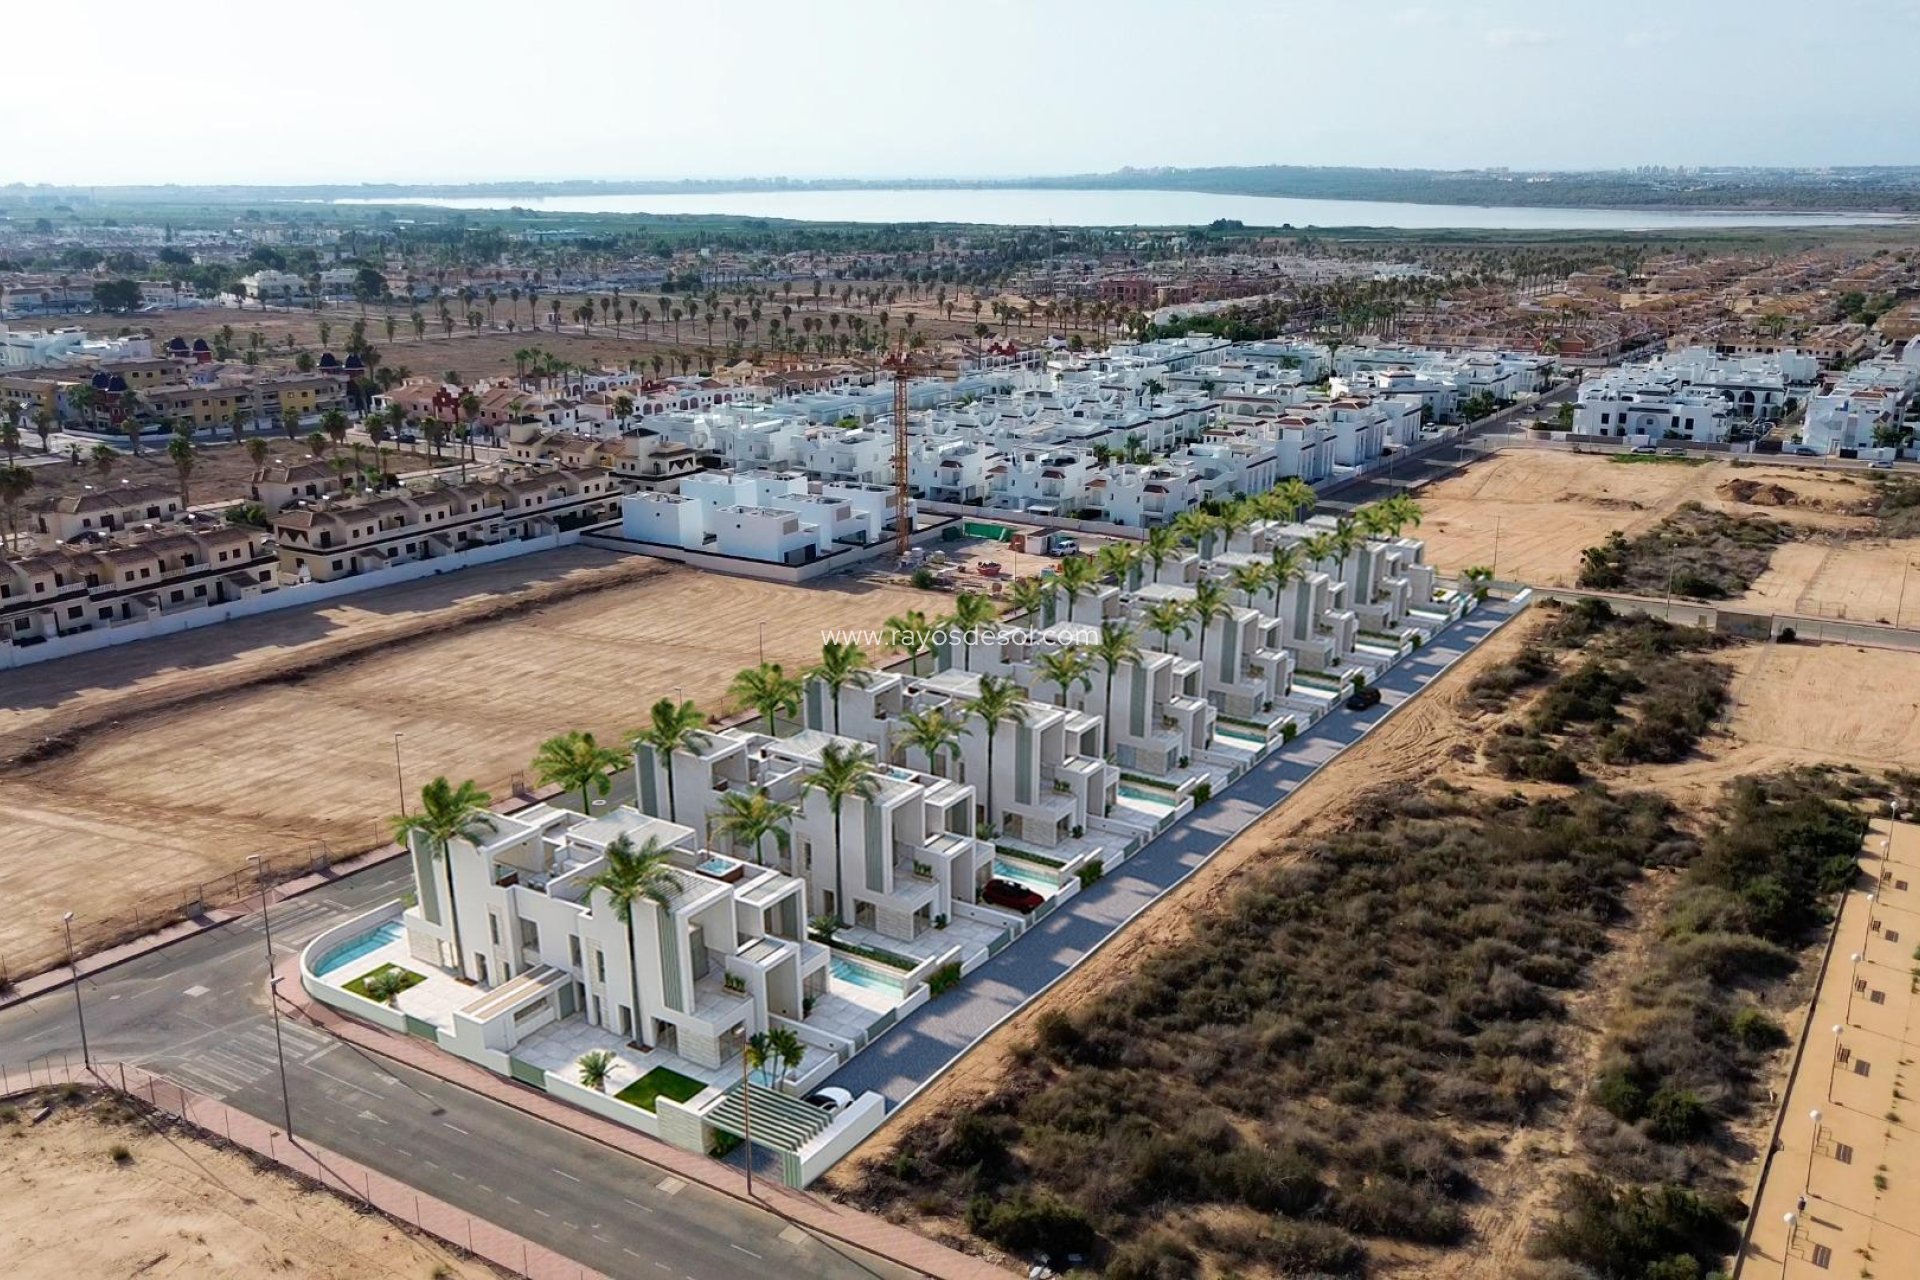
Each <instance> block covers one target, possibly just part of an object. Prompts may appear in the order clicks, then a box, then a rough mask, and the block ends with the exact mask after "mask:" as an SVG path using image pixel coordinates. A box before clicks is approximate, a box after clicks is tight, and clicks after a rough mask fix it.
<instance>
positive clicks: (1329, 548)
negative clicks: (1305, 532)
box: [1300, 533, 1336, 573]
mask: <svg viewBox="0 0 1920 1280" xmlns="http://www.w3.org/2000/svg"><path fill="white" fill-rule="evenodd" d="M1335 550H1336V548H1335V545H1334V541H1333V535H1332V534H1330V533H1316V534H1312V535H1309V536H1308V537H1307V538H1305V539H1303V540H1302V541H1301V543H1300V554H1301V555H1303V556H1305V557H1306V558H1307V564H1308V565H1309V566H1310V567H1311V568H1312V569H1313V571H1314V572H1315V573H1319V572H1321V569H1320V566H1321V565H1322V564H1323V563H1325V562H1326V561H1329V560H1331V559H1333V558H1334V553H1335Z"/></svg>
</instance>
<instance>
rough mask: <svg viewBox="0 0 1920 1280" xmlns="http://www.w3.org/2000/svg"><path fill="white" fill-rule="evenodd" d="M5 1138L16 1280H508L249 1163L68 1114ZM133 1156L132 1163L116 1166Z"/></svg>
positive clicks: (1, 1127) (4, 1196) (18, 1127)
mask: <svg viewBox="0 0 1920 1280" xmlns="http://www.w3.org/2000/svg"><path fill="white" fill-rule="evenodd" d="M25 1111H26V1109H25V1108H24V1107H23V1108H22V1118H21V1120H19V1121H17V1122H13V1123H7V1124H0V1258H5V1260H6V1261H5V1264H4V1270H5V1273H6V1275H7V1277H8V1280H76V1278H78V1277H84V1278H85V1280H123V1278H124V1280H132V1277H136V1276H138V1277H141V1278H142V1280H189V1278H190V1280H256V1278H257V1277H260V1276H276V1277H284V1280H361V1278H362V1277H370V1276H381V1277H409V1278H412V1280H427V1278H428V1277H430V1276H435V1277H439V1276H444V1277H448V1278H449V1280H451V1278H452V1277H460V1278H461V1280H481V1278H482V1277H487V1278H489V1280H491V1277H494V1276H495V1275H496V1274H497V1273H496V1272H494V1271H493V1270H492V1269H491V1268H488V1267H483V1266H481V1265H479V1264H476V1263H467V1262H460V1261H457V1260H456V1259H455V1258H454V1257H453V1255H451V1254H450V1253H448V1252H446V1251H445V1250H443V1249H441V1248H439V1247H438V1246H436V1245H435V1244H434V1243H432V1242H431V1241H428V1240H426V1239H424V1238H422V1237H417V1236H412V1235H409V1234H408V1233H406V1232H405V1231H402V1230H400V1229H399V1228H398V1227H396V1226H394V1225H393V1224H392V1223H391V1222H389V1221H387V1220H386V1219H385V1218H382V1217H380V1216H378V1215H374V1214H365V1213H361V1212H359V1211H357V1210H356V1209H355V1208H354V1207H353V1206H352V1205H350V1204H348V1203H347V1202H346V1201H344V1200H341V1199H338V1198H336V1197H334V1196H332V1195H328V1194H326V1193H325V1192H318V1191H310V1190H308V1189H306V1188H304V1187H302V1186H300V1185H299V1184H298V1183H296V1182H294V1181H292V1180H290V1179H286V1178H282V1177H279V1176H277V1175H275V1174H271V1173H263V1172H261V1171H259V1170H257V1169H255V1168H254V1166H253V1165H252V1164H251V1163H250V1162H249V1161H247V1160H246V1159H245V1158H244V1157H242V1156H239V1155H236V1154H234V1153H233V1152H230V1151H225V1150H222V1149H220V1148H218V1147H215V1146H212V1145H210V1144H206V1143H202V1142H198V1141H196V1140H194V1139H192V1138H189V1137H183V1136H180V1135H178V1134H175V1133H166V1134H156V1133H154V1132H152V1131H151V1130H149V1129H147V1128H146V1127H144V1126H143V1125H141V1124H138V1123H129V1122H116V1121H111V1120H105V1119H100V1118H96V1117H95V1116H94V1115H93V1114H91V1113H88V1112H81V1111H72V1110H68V1109H66V1108H64V1107H63V1108H62V1109H61V1110H59V1111H57V1112H56V1113H55V1114H54V1115H53V1116H52V1117H50V1118H49V1119H47V1120H45V1121H43V1122H41V1123H40V1124H38V1125H29V1124H27V1123H26V1115H25ZM115 1144H123V1145H124V1146H125V1147H126V1148H127V1150H128V1152H129V1153H130V1155H131V1158H130V1159H128V1160H126V1161H124V1162H119V1163H116V1162H115V1161H114V1159H113V1158H112V1155H111V1154H110V1152H111V1151H112V1149H113V1147H114V1145H115Z"/></svg>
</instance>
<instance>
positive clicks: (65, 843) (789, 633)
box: [0, 553, 947, 973]
mask: <svg viewBox="0 0 1920 1280" xmlns="http://www.w3.org/2000/svg"><path fill="white" fill-rule="evenodd" d="M577 554H579V555H581V556H590V555H592V554H594V553H577ZM601 558H602V559H603V560H607V561H612V562H615V563H614V565H613V568H612V569H611V570H610V572H613V573H616V574H619V573H625V574H629V575H640V576H644V575H653V576H651V577H647V578H645V580H642V581H633V582H627V583H625V584H623V585H617V586H612V587H607V588H605V589H601V590H597V591H592V592H588V593H585V594H580V595H576V596H573V597H571V598H567V599H564V600H561V601H559V602H557V603H545V604H537V605H536V606H535V607H531V608H525V609H523V610H522V611H520V612H517V613H516V614H515V615H514V616H512V617H510V618H506V619H503V620H498V621H491V622H482V623H477V624H474V625H469V626H463V627H452V628H449V629H446V630H441V631H437V632H436V633H434V634H432V635H429V636H427V637H426V638H424V639H419V640H416V641H413V642H411V643H407V642H406V640H405V637H406V636H407V634H408V632H409V631H410V630H411V629H417V628H431V627H434V626H436V625H437V624H438V623H439V622H440V621H441V620H440V619H438V618H436V617H434V616H431V615H430V613H429V609H430V608H431V607H432V602H431V601H430V600H427V601H421V600H415V601H412V602H407V601H402V602H401V603H400V604H399V605H398V606H397V608H398V610H399V611H398V613H392V612H390V610H392V609H394V608H395V607H396V606H394V605H392V604H391V603H390V602H383V601H381V600H380V599H379V598H377V597H375V596H366V597H360V598H358V599H357V600H353V601H345V602H341V608H340V609H330V610H327V611H325V613H326V614H329V615H333V616H319V617H308V616H305V615H304V614H302V615H281V616H277V617H273V618H263V619H257V620H253V621H251V622H249V623H247V624H245V625H246V626H247V627H248V628H249V630H248V631H247V632H246V633H245V635H244V639H243V638H242V636H241V633H240V629H239V628H228V627H223V628H215V629H212V630H210V631H207V632H202V633H198V634H197V635H195V634H189V635H187V636H185V637H181V638H180V639H182V640H184V641H185V642H186V643H187V645H188V646H195V645H210V646H213V647H214V648H213V652H214V654H215V655H216V656H215V659H214V660H215V661H218V662H221V663H223V664H224V665H223V666H222V669H221V670H220V671H219V672H217V673H215V674H214V675H212V676H211V677H208V676H203V675H198V674H196V673H195V672H193V671H192V669H191V666H192V664H193V663H195V662H197V661H200V660H201V659H200V658H198V657H196V656H193V655H192V654H189V655H188V656H184V657H182V656H174V657H171V658H169V657H166V656H164V655H167V654H169V653H171V652H172V651H171V650H170V649H169V648H168V646H170V645H171V644H172V643H173V642H172V641H171V640H163V641H155V642H151V643H149V644H143V645H138V646H133V647H131V648H128V649H123V650H117V651H115V653H114V654H110V655H101V656H102V657H103V658H105V659H106V660H107V662H108V667H107V668H101V667H98V666H95V667H93V668H89V669H86V674H85V675H79V674H78V673H79V672H81V670H82V669H81V668H78V667H76V668H74V670H73V672H68V671H61V670H59V669H58V667H65V666H66V665H67V664H65V663H62V664H58V666H57V667H56V668H55V669H50V670H49V671H48V672H46V673H45V675H44V676H42V675H40V674H38V673H36V672H34V671H33V670H31V669H29V670H26V671H22V672H15V673H12V674H10V675H8V676H7V677H5V680H6V682H7V683H6V685H4V686H0V688H11V689H13V690H16V691H20V692H18V693H16V694H13V695H10V696H8V697H5V698H0V701H6V702H15V701H27V700H30V705H29V707H28V710H27V711H26V712H24V713H20V714H16V716H15V717H14V721H15V723H14V724H12V725H10V726H9V728H10V729H12V730H13V731H14V732H13V733H12V734H11V735H10V736H11V737H12V739H13V741H14V743H15V749H16V750H18V744H19V743H21V742H22V741H24V740H26V739H29V738H32V737H36V736H40V735H44V734H45V733H46V732H47V731H48V729H49V726H50V725H52V726H54V727H60V728H63V729H67V730H69V732H68V734H67V736H66V737H65V738H64V739H63V740H62V741H61V743H60V749H58V750H56V751H54V752H53V753H52V754H51V756H50V758H46V759H43V760H38V761H32V760H29V761H27V762H20V761H19V760H18V758H17V757H16V763H15V764H14V765H13V766H12V767H11V768H8V769H5V770H4V771H0V873H4V874H5V875H6V876H7V878H8V881H9V883H11V884H13V885H14V886H15V897H14V898H13V899H12V901H13V904H14V906H15V910H13V911H11V912H9V913H8V918H7V921H6V922H5V923H4V924H0V961H3V962H4V963H6V964H7V965H8V966H9V967H10V968H11V969H12V970H13V971H14V972H16V973H18V972H22V971H25V970H27V969H29V968H31V967H32V966H33V964H34V962H35V961H39V962H41V963H44V962H46V961H47V960H50V959H51V958H52V955H53V951H52V948H53V944H54V940H55V938H56V937H57V934H58V929H59V919H60V915H61V913H62V912H63V911H66V910H73V911H74V912H76V914H77V916H78V917H79V919H80V921H81V922H83V923H84V922H91V921H95V920H99V919H101V918H103V917H109V916H118V915H119V914H120V913H122V912H124V911H126V910H127V909H128V907H129V906H130V905H131V904H134V903H144V904H147V906H148V907H149V908H151V906H152V905H153V904H155V903H157V902H158V901H160V900H161V899H162V898H163V897H164V896H165V895H164V893H163V892H162V891H163V890H164V889H165V888H167V887H170V886H181V887H184V886H187V885H189V884H192V883H196V882H200V881H204V880H209V879H212V878H214V877H217V876H221V875H225V874H227V873H229V872H231V871H233V870H235V869H238V868H241V867H244V866H245V859H246V855H248V854H249V853H254V852H268V853H274V854H301V855H304V854H307V853H310V852H312V851H314V850H315V848H316V842H319V841H324V842H325V844H326V848H327V849H328V850H329V851H331V852H332V853H333V854H335V855H341V854H345V853H348V852H352V851H357V850H360V849H365V848H368V847H371V846H373V845H375V844H378V843H381V842H383V841H384V840H385V839H386V822H385V818H386V815H388V814H391V813H393V812H394V811H395V810H396V808H397V805H398V793H399V788H398V785H397V783H396V779H395V768H394V737H393V736H394V734H396V733H399V734H402V735H404V736H403V737H402V739H401V757H402V763H403V768H404V770H405V780H406V786H407V787H408V789H409V790H417V789H418V787H419V785H420V784H421V783H423V782H425V781H426V780H427V779H428V778H430V777H431V776H433V775H434V774H436V773H444V774H447V775H449V776H451V777H453V778H455V779H459V778H466V777H471V778H474V779H476V780H477V781H479V783H480V784H481V785H482V786H483V787H486V788H488V789H489V790H491V791H493V792H494V793H495V794H501V793H504V792H505V791H506V790H507V789H508V787H509V786H510V785H511V781H512V779H513V776H514V775H515V774H516V773H518V772H519V771H521V770H523V769H525V767H526V764H527V761H528V759H529V758H530V757H531V756H532V754H533V751H534V748H535V746H536V745H537V744H538V743H539V742H540V740H541V739H542V738H545V737H547V736H549V735H551V734H554V733H559V732H563V731H565V730H568V729H590V730H593V731H595V732H597V733H599V734H601V735H603V736H604V737H612V736H614V735H617V734H619V733H621V732H623V731H624V730H626V729H629V728H631V727H633V726H634V725H637V724H640V723H642V722H643V720H644V717H645V712H646V708H647V707H648V706H650V705H651V704H652V703H653V702H654V701H655V700H657V699H659V698H661V697H668V696H674V695H675V694H676V693H679V694H682V695H684V696H685V697H687V698H691V699H693V700H695V701H697V702H699V703H701V704H702V705H703V706H705V707H707V708H709V709H712V710H719V709H720V708H721V707H722V705H723V701H724V690H725V687H726V685H727V682H728V681H729V680H730V679H731V678H732V676H733V674H734V673H735V672H736V671H738V670H739V669H740V668H742V667H746V666H751V665H753V664H754V663H755V662H756V661H758V658H759V641H760V635H761V629H762V625H763V624H764V628H765V635H766V655H767V657H768V659H769V660H772V661H778V662H783V663H786V664H788V665H789V667H792V668H798V667H800V666H804V665H805V664H806V663H807V662H809V661H810V660H812V659H813V658H815V657H816V656H817V655H818V653H819V651H820V644H821V631H822V629H823V628H837V627H861V626H874V625H876V624H878V623H880V622H882V621H883V620H884V619H885V618H887V617H888V616H890V615H892V614H895V613H898V612H900V611H902V610H904V609H909V608H924V609H928V610H939V609H942V608H944V606H945V604H946V599H947V598H946V597H942V596H937V595H932V594H929V593H924V592H919V591H915V590H913V589H911V588H899V587H885V588H881V587H874V586H870V585H867V584H863V583H860V582H857V581H849V580H847V579H844V578H835V579H829V580H828V583H827V585H822V586H815V587H805V588H798V587H783V586H776V585H773V584H769V583H761V582H754V581H749V580H745V579H737V578H725V577H718V576H713V575H707V574H700V573H695V572H692V571H689V570H684V569H679V568H676V567H670V566H664V565H662V564H661V563H660V562H657V561H651V560H647V559H644V558H641V557H612V556H606V557H601ZM522 564H523V568H522V570H521V572H523V573H530V572H531V570H532V568H533V566H531V565H525V564H524V562H522ZM577 571H578V572H584V573H591V572H593V570H592V569H591V567H590V566H587V565H583V566H582V567H581V568H579V569H578V570H577ZM548 572H549V573H551V572H552V568H551V567H549V568H548ZM471 585H475V580H473V579H470V578H468V577H467V575H465V574H460V575H451V576H450V577H449V579H448V580H447V584H446V586H445V587H444V588H442V589H443V590H446V591H451V592H463V591H465V590H466V589H468V588H469V587H470V586H471ZM539 598H540V596H539V594H538V593H536V595H535V599H536V600H538V599H539ZM342 610H347V611H355V612H358V613H364V614H366V615H374V616H371V617H355V616H350V615H349V614H343V613H342ZM356 627H364V628H370V629H372V630H373V632H374V634H375V638H376V640H377V641H378V642H377V643H373V644H371V645H369V646H368V647H366V648H364V649H363V650H362V651H361V652H360V653H358V654H357V656H355V657H353V658H352V659H351V660H349V661H345V662H341V663H338V664H335V665H329V666H326V667H323V668H322V669H320V670H316V671H312V672H310V673H303V672H300V671H298V670H296V671H294V672H292V673H291V674H286V675H278V676H273V677H272V678H270V679H268V680H266V681H264V682H260V683H256V684H253V685H251V686H248V687H244V688H241V689H239V690H238V691H237V692H232V693H225V694H223V693H220V692H218V690H219V689H220V688H222V687H225V688H232V687H233V686H234V684H235V683H237V682H238V681H239V680H240V679H241V677H242V676H243V675H244V674H245V672H246V671H247V669H248V668H249V666H253V667H256V668H257V667H260V666H262V665H266V667H267V670H268V671H269V672H271V671H272V670H273V668H272V667H271V665H270V661H271V659H272V657H273V654H272V650H273V649H274V648H275V647H276V646H277V645H281V644H284V645H306V646H309V647H308V648H307V649H306V650H305V652H306V653H307V654H308V655H309V656H320V655H321V654H323V653H324V652H325V649H324V648H323V647H322V645H321V644H318V643H316V642H315V635H316V633H326V632H330V631H333V630H336V629H338V628H346V629H348V630H352V629H353V628H356ZM242 645H243V646H244V647H237V646H242ZM121 655H124V657H122V656H121ZM116 661H118V662H124V663H129V664H138V666H137V668H136V669H137V670H138V671H140V672H141V674H140V675H138V676H136V677H135V679H134V681H133V683H134V685H135V688H136V689H142V688H144V690H145V691H146V699H147V702H148V704H149V707H150V708H154V707H164V709H163V710H162V709H149V710H148V711H146V712H145V713H144V714H141V715H128V713H127V707H128V705H129V703H128V695H127V694H126V693H124V692H110V691H108V690H107V689H106V688H103V687H101V682H103V681H104V680H105V679H106V678H109V677H110V676H111V674H112V672H111V665H112V663H113V662H116ZM293 665H297V663H296V664H293ZM43 679H44V680H52V681H65V682H66V686H65V690H64V692H63V691H62V690H61V689H60V688H58V687H56V688H55V689H54V690H53V691H52V696H47V694H46V691H44V690H40V691H39V692H38V693H36V690H37V689H38V687H39V686H38V682H39V681H41V680H43ZM123 683H124V682H123ZM182 685H184V686H185V687H190V688H196V689H200V690H205V689H206V688H207V687H208V686H209V685H211V687H212V688H213V689H214V690H215V691H214V692H211V693H203V694H202V696H200V697H198V698H197V699H195V700H192V701H189V702H188V703H186V704H185V705H169V704H171V703H172V701H173V699H172V694H173V693H174V692H175V691H176V690H177V688H179V687H181V686H182ZM76 686H78V687H76ZM75 704H85V707H86V711H87V714H86V715H84V716H82V715H79V714H77V713H75V714H69V713H70V712H71V711H72V707H73V706H74V705H75ZM103 716H112V717H114V719H112V720H111V721H103V720H102V717H103ZM63 718H64V719H66V720H67V723H64V724H63V723H60V722H61V721H62V720H63ZM36 719H37V721H38V723H37V725H36V724H35V723H34V722H35V720H36ZM74 720H82V721H85V722H87V723H90V724H91V725H92V727H90V728H89V727H80V728H77V729H76V728H73V727H72V721H74ZM22 721H25V722H26V723H25V724H24V725H23V724H22V723H21V722H22ZM23 728H26V729H30V731H29V732H21V730H22V729H23Z"/></svg>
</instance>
